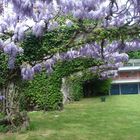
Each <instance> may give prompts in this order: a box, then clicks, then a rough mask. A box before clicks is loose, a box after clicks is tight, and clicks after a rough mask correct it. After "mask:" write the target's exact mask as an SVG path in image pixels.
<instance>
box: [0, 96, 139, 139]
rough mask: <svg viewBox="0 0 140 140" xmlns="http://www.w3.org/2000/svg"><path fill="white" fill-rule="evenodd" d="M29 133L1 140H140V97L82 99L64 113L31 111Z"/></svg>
mask: <svg viewBox="0 0 140 140" xmlns="http://www.w3.org/2000/svg"><path fill="white" fill-rule="evenodd" d="M29 115H30V117H31V126H30V130H28V131H26V132H24V133H14V134H12V133H7V134H0V140H140V95H125V96H110V97H107V100H106V102H101V101H100V98H91V99H83V100H82V101H80V102H74V103H72V104H68V105H66V106H65V109H64V110H63V111H61V112H57V111H55V112H46V113H43V112H30V113H29Z"/></svg>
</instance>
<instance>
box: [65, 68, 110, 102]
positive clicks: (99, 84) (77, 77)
mask: <svg viewBox="0 0 140 140" xmlns="http://www.w3.org/2000/svg"><path fill="white" fill-rule="evenodd" d="M86 82H88V83H90V86H91V87H90V89H87V88H89V87H86V89H85V90H86V91H84V86H86V85H85V83H86ZM67 85H69V91H70V98H71V100H73V101H79V100H80V99H81V98H82V97H83V96H84V95H85V94H88V93H87V91H88V90H91V91H90V92H92V93H91V94H90V96H89V97H91V96H101V95H108V94H109V88H110V85H111V79H105V80H100V79H99V78H98V76H97V75H96V74H93V73H91V72H89V71H87V70H85V71H84V72H83V73H81V74H80V73H79V74H74V75H71V76H69V77H68V78H67ZM86 97H88V95H86Z"/></svg>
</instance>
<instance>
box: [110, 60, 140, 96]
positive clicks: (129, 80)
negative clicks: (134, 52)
mask: <svg viewBox="0 0 140 140" xmlns="http://www.w3.org/2000/svg"><path fill="white" fill-rule="evenodd" d="M110 94H111V95H119V94H140V59H130V60H129V62H128V63H127V64H126V65H124V66H123V67H120V68H119V69H118V76H117V77H115V78H113V80H112V85H111V88H110Z"/></svg>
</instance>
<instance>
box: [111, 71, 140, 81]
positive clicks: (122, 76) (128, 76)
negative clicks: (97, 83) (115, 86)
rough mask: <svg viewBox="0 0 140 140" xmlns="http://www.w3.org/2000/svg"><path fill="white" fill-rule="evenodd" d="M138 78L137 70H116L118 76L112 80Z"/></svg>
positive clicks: (139, 77)
mask: <svg viewBox="0 0 140 140" xmlns="http://www.w3.org/2000/svg"><path fill="white" fill-rule="evenodd" d="M123 79H124V80H126V79H129V80H130V79H140V72H139V71H128V72H118V76H117V77H115V78H114V79H113V80H123Z"/></svg>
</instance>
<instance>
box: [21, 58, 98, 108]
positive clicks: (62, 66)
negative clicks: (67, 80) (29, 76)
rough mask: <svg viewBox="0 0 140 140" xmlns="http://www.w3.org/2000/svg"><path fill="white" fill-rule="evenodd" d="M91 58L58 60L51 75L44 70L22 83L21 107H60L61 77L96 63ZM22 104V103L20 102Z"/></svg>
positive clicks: (61, 97)
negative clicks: (22, 100) (22, 101)
mask: <svg viewBox="0 0 140 140" xmlns="http://www.w3.org/2000/svg"><path fill="white" fill-rule="evenodd" d="M99 63H100V62H97V61H95V60H93V59H90V58H89V59H82V58H79V59H76V60H71V61H64V62H59V63H58V64H57V65H56V66H55V67H54V71H53V73H52V74H51V75H49V76H47V74H46V73H45V72H43V73H42V74H39V75H36V77H35V78H34V79H33V80H32V81H30V82H27V83H25V84H24V88H23V94H22V95H24V97H23V98H22V99H24V101H25V104H24V106H23V108H25V109H33V108H32V107H35V106H36V107H37V108H39V109H45V110H55V109H62V108H63V105H62V100H63V96H62V93H61V91H60V90H61V84H62V78H63V77H66V76H69V75H70V74H72V73H75V72H78V71H83V70H85V69H87V68H88V67H91V66H94V65H98V64H99ZM22 105H23V104H22Z"/></svg>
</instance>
